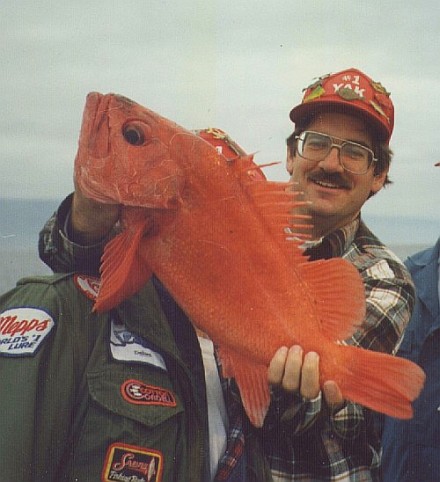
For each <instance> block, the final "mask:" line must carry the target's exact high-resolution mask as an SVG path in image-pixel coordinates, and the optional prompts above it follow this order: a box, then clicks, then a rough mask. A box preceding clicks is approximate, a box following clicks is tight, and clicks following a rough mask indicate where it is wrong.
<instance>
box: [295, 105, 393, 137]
mask: <svg viewBox="0 0 440 482" xmlns="http://www.w3.org/2000/svg"><path fill="white" fill-rule="evenodd" d="M323 110H327V111H329V110H331V111H334V112H342V113H348V114H354V115H357V116H361V117H363V118H364V119H365V121H366V122H368V123H369V124H370V125H372V127H373V128H374V130H375V131H376V132H377V133H378V135H379V136H380V139H381V140H382V141H386V142H388V141H389V139H390V135H391V134H390V132H389V130H388V129H387V128H386V127H385V125H384V124H383V123H382V122H380V121H379V120H378V119H377V118H376V117H374V116H373V115H372V114H371V113H370V112H369V110H368V107H365V108H362V106H360V105H354V104H349V103H347V102H343V101H342V102H341V101H334V100H314V101H312V102H309V103H307V102H306V103H303V104H299V105H297V106H296V107H294V108H293V109H292V110H291V111H290V114H289V117H290V119H291V120H292V121H293V122H294V123H295V124H297V123H298V122H300V121H301V120H306V121H307V118H308V117H311V116H312V115H314V114H316V113H317V112H320V111H323Z"/></svg>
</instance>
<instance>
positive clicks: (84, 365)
mask: <svg viewBox="0 0 440 482" xmlns="http://www.w3.org/2000/svg"><path fill="white" fill-rule="evenodd" d="M96 281H97V280H96V279H95V278H91V277H85V276H81V275H72V274H70V275H66V274H63V275H54V276H49V277H39V278H27V279H24V280H21V281H20V282H19V284H18V285H17V287H16V288H14V289H13V290H11V291H9V292H8V293H6V294H4V295H2V296H1V297H0V406H1V415H0V480H2V481H5V482H31V481H32V482H37V481H38V482H40V481H41V482H42V481H44V482H61V481H71V482H73V481H75V482H76V481H77V482H95V481H136V482H147V481H148V482H156V481H179V482H185V481H200V482H205V480H204V479H205V477H204V476H203V474H204V473H205V472H204V470H205V467H204V463H206V451H207V450H208V448H207V444H206V440H207V411H206V400H205V385H204V371H203V365H202V361H201V357H200V351H199V345H198V342H197V338H196V336H195V333H194V330H193V329H192V327H190V326H189V325H188V326H187V327H183V330H182V329H181V328H182V327H179V331H180V334H179V338H180V344H181V346H180V349H178V348H177V346H176V341H175V340H176V337H175V333H173V330H172V328H171V327H172V326H173V325H172V322H168V320H167V319H166V317H165V315H164V313H163V311H162V308H161V304H160V301H159V297H158V294H157V291H156V289H155V287H154V286H153V283H151V282H150V283H149V284H147V286H146V287H145V288H144V289H143V290H142V291H141V292H140V293H139V294H138V295H136V296H134V297H133V298H131V299H130V300H128V301H126V302H124V303H122V304H121V305H120V306H119V307H118V308H117V309H115V310H113V311H112V312H110V313H103V314H96V313H93V312H92V306H93V301H92V300H91V298H93V295H94V294H96V292H94V291H95V288H96V286H95V283H96ZM179 323H181V320H180V321H179ZM174 330H175V328H174ZM194 354H198V356H194ZM245 446H246V457H247V459H246V460H247V470H248V475H247V479H246V480H247V481H249V482H251V481H263V480H271V477H270V474H269V473H268V471H267V465H266V464H265V462H264V457H263V456H262V455H261V454H262V451H261V446H260V442H259V440H258V437H253V436H248V438H247V440H246V445H245Z"/></svg>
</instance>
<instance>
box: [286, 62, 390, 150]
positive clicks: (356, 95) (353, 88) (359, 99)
mask: <svg viewBox="0 0 440 482" xmlns="http://www.w3.org/2000/svg"><path fill="white" fill-rule="evenodd" d="M304 90H305V93H304V96H303V99H302V102H301V104H299V105H297V106H296V107H294V108H293V109H292V110H291V111H290V118H291V119H292V121H293V122H295V123H297V122H298V121H300V120H301V119H304V118H306V117H308V116H309V115H311V114H312V113H314V112H316V111H319V110H320V109H322V108H326V107H330V106H334V107H335V108H342V109H343V111H344V112H348V113H353V114H358V115H361V116H363V117H364V118H365V119H366V120H367V122H370V123H371V124H372V125H373V126H374V127H375V128H376V130H377V133H378V134H379V136H380V138H381V140H383V141H385V142H387V143H388V142H389V140H390V137H391V134H392V132H393V126H394V106H393V103H392V101H391V99H390V93H389V92H387V90H386V89H385V87H383V86H382V84H381V83H380V82H375V81H373V80H372V79H371V78H370V77H368V75H365V74H364V73H363V72H361V71H360V70H357V69H354V68H351V69H347V70H343V71H341V72H338V73H336V74H327V75H324V76H323V77H320V78H319V79H318V80H317V81H316V82H314V83H313V84H311V85H309V86H308V87H306V89H304Z"/></svg>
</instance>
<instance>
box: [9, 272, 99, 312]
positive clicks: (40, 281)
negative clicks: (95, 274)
mask: <svg viewBox="0 0 440 482" xmlns="http://www.w3.org/2000/svg"><path fill="white" fill-rule="evenodd" d="M98 287H99V279H98V278H92V277H90V276H83V275H78V274H73V273H67V274H66V273H62V274H61V273H60V274H54V275H50V276H32V277H27V278H22V279H21V280H19V281H18V282H17V285H16V286H15V288H13V289H11V290H10V291H8V292H6V293H4V294H3V295H1V296H0V311H2V310H4V309H5V308H7V307H11V306H34V307H39V306H41V307H46V308H47V309H48V310H52V311H59V310H61V307H64V306H69V307H72V306H73V305H75V306H77V307H78V308H80V307H81V305H85V306H87V308H89V307H90V306H91V302H92V300H93V299H94V298H95V297H96V294H97V291H98ZM71 309H72V308H69V310H71Z"/></svg>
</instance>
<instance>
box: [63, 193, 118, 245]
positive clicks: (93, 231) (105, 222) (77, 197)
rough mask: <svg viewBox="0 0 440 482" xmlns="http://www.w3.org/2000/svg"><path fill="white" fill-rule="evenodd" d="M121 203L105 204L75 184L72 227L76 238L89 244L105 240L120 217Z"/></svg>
mask: <svg viewBox="0 0 440 482" xmlns="http://www.w3.org/2000/svg"><path fill="white" fill-rule="evenodd" d="M119 213H120V205H119V204H103V203H100V202H97V201H94V200H93V199H90V198H88V197H86V196H84V194H83V193H82V192H81V190H80V189H79V187H78V186H75V193H74V195H73V201H72V216H71V227H72V229H73V233H74V238H75V240H76V241H77V242H78V243H80V244H82V245H84V246H88V245H91V244H95V243H98V242H99V241H101V240H103V239H104V238H105V237H106V236H107V235H108V234H109V232H110V230H111V229H112V227H113V226H114V225H115V223H116V222H117V221H118V219H119Z"/></svg>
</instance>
